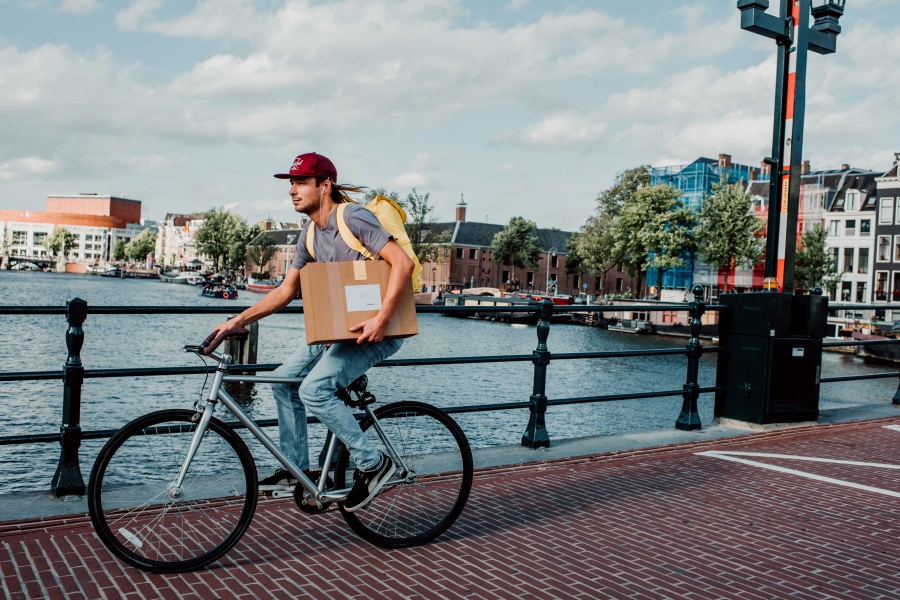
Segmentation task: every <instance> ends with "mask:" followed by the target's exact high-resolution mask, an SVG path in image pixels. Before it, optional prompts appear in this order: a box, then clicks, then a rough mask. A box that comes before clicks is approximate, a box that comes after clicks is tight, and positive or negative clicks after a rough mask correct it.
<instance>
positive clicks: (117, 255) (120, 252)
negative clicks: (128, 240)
mask: <svg viewBox="0 0 900 600" xmlns="http://www.w3.org/2000/svg"><path fill="white" fill-rule="evenodd" d="M125 256H126V254H125V240H124V239H123V238H119V239H117V240H116V248H115V250H113V259H115V260H125Z"/></svg>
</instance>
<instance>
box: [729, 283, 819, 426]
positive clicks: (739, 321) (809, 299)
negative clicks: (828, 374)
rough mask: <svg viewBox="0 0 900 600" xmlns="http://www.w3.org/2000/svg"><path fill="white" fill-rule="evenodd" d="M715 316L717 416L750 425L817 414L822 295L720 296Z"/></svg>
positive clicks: (804, 418)
mask: <svg viewBox="0 0 900 600" xmlns="http://www.w3.org/2000/svg"><path fill="white" fill-rule="evenodd" d="M719 300H720V302H721V303H722V304H724V305H725V306H726V307H727V308H726V309H724V310H722V312H721V313H720V317H719V346H721V347H722V348H723V351H722V352H720V353H719V358H718V369H717V372H716V385H717V386H721V387H722V388H723V389H722V390H720V391H718V392H716V406H715V415H716V417H721V418H727V419H735V420H738V421H746V422H749V423H755V424H769V423H796V422H801V421H815V420H816V419H817V418H818V415H819V376H820V372H821V366H822V338H823V337H824V335H825V322H826V318H827V314H828V298H827V297H825V296H793V295H789V294H778V293H759V294H724V295H722V296H721V297H720V299H719Z"/></svg>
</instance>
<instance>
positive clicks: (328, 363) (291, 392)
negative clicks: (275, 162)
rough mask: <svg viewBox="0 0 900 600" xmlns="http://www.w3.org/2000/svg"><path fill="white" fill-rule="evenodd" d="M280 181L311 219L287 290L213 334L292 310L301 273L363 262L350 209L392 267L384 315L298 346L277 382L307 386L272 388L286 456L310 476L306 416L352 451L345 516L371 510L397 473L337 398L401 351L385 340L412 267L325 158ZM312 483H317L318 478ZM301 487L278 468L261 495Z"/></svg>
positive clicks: (311, 156) (361, 234) (359, 231)
mask: <svg viewBox="0 0 900 600" xmlns="http://www.w3.org/2000/svg"><path fill="white" fill-rule="evenodd" d="M275 177H277V178H278V179H288V180H290V183H291V192H290V194H291V201H292V203H293V204H294V210H296V211H297V212H300V213H303V214H305V215H307V216H308V217H309V218H310V220H309V222H308V223H307V224H306V226H305V227H304V228H303V231H302V232H301V234H300V235H299V236H298V242H297V249H296V252H295V254H294V260H293V262H292V263H291V267H290V269H288V272H287V273H286V274H285V278H284V281H283V282H282V284H281V285H280V286H278V287H277V288H275V289H274V290H272V291H271V292H269V293H268V294H267V295H266V296H265V298H263V299H262V300H260V301H259V302H258V303H256V305H254V306H251V307H250V308H248V309H247V310H245V311H244V312H242V313H241V314H239V315H238V316H236V317H235V318H233V319H231V320H229V321H227V322H225V323H222V324H220V325H218V326H217V327H216V328H215V332H216V333H217V334H218V333H221V332H224V331H227V330H229V329H234V328H238V327H244V326H246V325H248V324H250V323H254V322H256V321H259V320H260V319H263V318H264V317H267V316H269V315H271V314H272V313H276V312H278V311H279V310H281V309H282V308H284V307H285V306H287V305H288V304H289V303H290V302H291V300H293V299H294V298H295V296H296V294H297V291H298V290H299V289H300V269H302V268H303V267H304V266H305V265H306V264H307V263H310V262H315V261H318V262H342V261H355V260H365V257H364V256H363V255H362V254H361V253H360V252H358V251H356V250H353V249H351V248H350V247H349V246H347V244H346V243H345V242H344V240H343V238H342V237H341V235H340V232H339V231H338V227H337V224H336V222H335V216H336V214H335V213H336V212H337V211H336V208H337V205H338V204H342V203H346V202H349V203H351V204H350V205H348V206H347V208H346V212H345V213H344V217H345V221H346V223H347V227H348V228H349V229H350V231H351V232H352V233H353V235H355V236H356V238H357V239H358V240H359V241H360V242H361V243H362V245H363V246H365V248H366V249H367V250H368V251H369V252H370V253H372V254H373V255H375V256H377V257H379V258H381V259H383V260H384V261H385V262H387V263H388V264H390V265H391V276H390V280H389V282H388V287H387V292H386V295H385V298H384V300H383V302H382V307H381V310H379V312H378V314H377V315H376V316H375V317H373V318H371V319H368V320H366V321H363V322H362V323H359V324H358V325H355V326H353V327H351V328H350V331H353V332H360V335H359V338H358V339H357V340H356V342H344V343H336V344H329V345H315V346H308V345H307V344H306V343H305V341H301V342H300V347H299V348H298V349H297V351H296V352H294V354H293V355H291V356H290V357H288V359H287V360H285V361H284V363H283V364H282V365H281V366H280V367H278V369H276V370H275V372H274V373H273V375H274V376H276V377H302V378H303V382H302V383H301V384H300V385H296V384H291V385H288V384H273V385H272V392H273V395H274V396H275V401H276V405H277V408H278V435H279V446H280V447H281V451H282V452H284V454H285V455H286V456H287V457H288V458H290V459H291V460H292V461H293V462H294V464H296V465H297V466H298V467H300V469H301V470H303V471H304V472H306V474H307V475H310V469H309V442H308V437H307V429H306V410H307V409H309V412H310V413H311V414H312V415H313V416H315V417H316V418H318V419H319V420H320V421H321V422H322V423H323V424H324V425H325V426H326V427H327V428H328V429H329V430H330V431H331V432H332V433H334V435H336V436H337V437H338V439H339V440H341V442H343V443H344V445H345V446H347V448H348V450H349V451H350V456H351V458H352V459H353V461H354V462H355V464H356V465H357V469H356V474H355V476H354V485H353V489H352V490H351V491H350V493H349V494H348V495H347V500H346V501H345V502H344V510H346V511H348V512H353V511H356V510H358V509H360V508H363V507H364V506H366V504H368V503H369V502H370V501H371V500H372V498H374V497H375V496H376V495H377V494H378V492H379V490H380V489H381V488H382V486H384V484H385V483H386V482H387V481H388V480H390V478H391V476H392V475H393V474H394V471H395V469H396V467H395V465H394V463H393V461H392V460H391V458H390V457H389V456H387V455H386V454H383V453H381V452H379V451H378V450H376V449H375V447H374V446H372V444H371V443H370V442H369V440H368V438H367V437H366V435H365V434H364V433H363V432H362V430H361V429H360V427H359V424H358V422H357V421H356V419H355V418H354V417H353V414H352V413H351V412H350V409H349V408H348V407H347V406H346V405H345V404H344V403H343V401H341V399H340V398H339V397H338V396H337V391H338V390H339V389H341V388H344V387H346V386H348V385H349V384H350V383H351V382H353V381H354V380H355V379H357V378H358V377H360V376H361V375H363V374H364V373H365V372H366V371H367V370H368V369H369V368H370V367H372V366H373V365H376V364H378V363H379V362H381V361H382V360H384V359H385V358H387V357H389V356H391V355H392V354H394V353H395V352H397V350H399V349H400V346H401V345H402V343H403V342H402V340H400V339H391V340H385V339H384V336H385V332H386V331H387V327H388V324H389V323H390V321H391V318H392V317H393V316H394V313H395V312H396V310H397V307H398V305H399V302H400V298H401V296H402V294H403V292H404V291H405V288H406V287H408V286H409V285H410V278H411V277H412V273H413V268H414V264H413V261H412V259H410V258H409V256H407V254H406V252H404V250H403V249H402V248H401V247H400V245H399V244H397V242H396V241H394V239H393V238H392V237H391V235H390V234H389V233H388V232H387V231H385V229H384V228H383V227H382V226H381V223H379V222H378V219H377V218H376V217H375V215H373V214H372V213H371V212H369V211H368V210H366V209H365V208H363V207H362V206H360V205H358V204H355V203H353V201H352V200H351V198H350V197H349V196H348V195H347V194H348V192H351V193H352V192H359V191H362V189H363V188H359V187H355V186H349V185H339V184H338V183H337V180H338V179H337V170H336V169H335V166H334V164H333V163H332V162H331V161H330V160H328V159H327V158H325V157H324V156H322V155H321V154H316V153H314V152H313V153H308V154H301V155H300V156H298V157H297V158H296V159H295V160H294V163H293V165H292V166H291V168H290V171H289V172H288V173H283V174H278V175H275ZM309 227H315V228H316V229H315V231H314V234H315V235H314V237H313V254H314V255H315V258H313V256H310V254H309V252H308V251H307V248H306V245H305V244H306V239H307V231H308V228H309ZM325 468H328V466H327V465H326V467H325ZM310 477H311V478H313V479H314V475H310ZM296 484H297V480H296V479H293V477H292V476H291V474H290V473H288V471H286V470H285V469H278V470H277V471H276V472H275V474H274V475H272V476H270V477H267V478H265V479H260V481H259V485H260V489H266V487H271V486H278V485H296Z"/></svg>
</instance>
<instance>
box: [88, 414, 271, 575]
mask: <svg viewBox="0 0 900 600" xmlns="http://www.w3.org/2000/svg"><path fill="white" fill-rule="evenodd" d="M195 414H196V413H194V412H193V411H189V410H164V411H159V412H155V413H150V414H148V415H145V416H143V417H140V418H138V419H135V420H134V421H132V422H131V423H128V424H127V425H125V427H123V428H122V429H121V430H119V431H118V432H117V433H116V434H115V435H114V436H113V437H112V438H110V440H109V441H108V442H107V443H106V445H105V446H103V449H102V450H101V451H100V454H99V456H98V457H97V460H96V462H95V463H94V468H93V469H92V470H91V477H90V481H89V482H88V509H89V511H90V515H91V521H92V522H93V524H94V528H95V529H96V530H97V535H98V536H99V537H100V540H101V541H102V542H103V544H104V545H105V546H106V547H107V548H108V549H109V550H110V551H111V552H112V553H113V554H115V555H116V556H117V557H119V558H120V559H122V560H123V561H125V562H126V563H128V564H130V565H132V566H134V567H137V568H139V569H143V570H145V571H151V572H154V573H180V572H184V571H192V570H195V569H199V568H201V567H204V566H206V565H208V564H210V563H211V562H214V561H215V560H217V559H219V558H220V557H221V556H223V555H224V554H225V553H226V552H228V551H229V550H230V549H231V548H232V547H233V546H234V545H235V544H236V543H237V541H238V540H239V539H240V538H241V536H242V535H243V534H244V532H245V531H246V530H247V527H248V526H249V525H250V521H251V519H252V518H253V512H254V511H255V510H256V500H257V492H256V485H257V480H256V466H255V464H254V462H253V457H252V456H251V455H250V451H249V450H248V449H247V445H246V444H245V443H244V441H243V440H242V439H241V438H240V436H238V435H237V434H236V433H235V432H234V431H233V430H232V429H231V428H229V427H228V426H227V425H225V424H224V423H223V422H222V421H220V420H219V419H215V418H214V419H211V420H210V423H209V428H208V429H207V431H206V433H205V434H204V436H203V439H202V440H201V442H200V447H199V449H198V450H197V454H196V455H195V456H194V460H193V461H192V462H191V465H190V468H189V469H188V471H187V475H186V476H185V478H184V481H183V483H182V485H181V487H180V488H175V487H174V482H175V480H176V478H177V476H178V473H179V472H180V470H181V468H182V465H183V464H184V461H185V459H186V457H187V450H188V447H189V446H190V444H191V440H192V439H193V437H194V433H195V432H196V430H197V424H196V423H194V422H192V421H191V418H192V417H193V416H194V415H195Z"/></svg>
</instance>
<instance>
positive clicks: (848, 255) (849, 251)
mask: <svg viewBox="0 0 900 600" xmlns="http://www.w3.org/2000/svg"><path fill="white" fill-rule="evenodd" d="M898 237H900V236H898ZM854 250H855V248H844V270H843V271H842V272H843V273H852V272H853V251H854Z"/></svg>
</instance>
